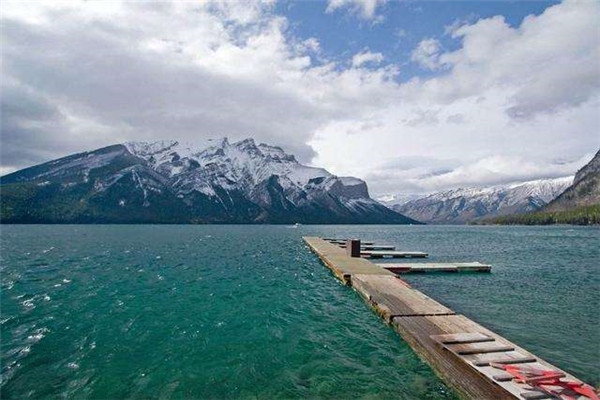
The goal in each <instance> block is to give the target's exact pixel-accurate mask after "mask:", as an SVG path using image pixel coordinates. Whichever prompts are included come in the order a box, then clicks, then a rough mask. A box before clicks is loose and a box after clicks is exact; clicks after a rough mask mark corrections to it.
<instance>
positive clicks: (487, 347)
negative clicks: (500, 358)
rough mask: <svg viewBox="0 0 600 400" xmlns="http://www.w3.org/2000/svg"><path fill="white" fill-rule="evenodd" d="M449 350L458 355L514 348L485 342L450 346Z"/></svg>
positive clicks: (498, 351)
mask: <svg viewBox="0 0 600 400" xmlns="http://www.w3.org/2000/svg"><path fill="white" fill-rule="evenodd" d="M451 350H452V351H454V352H456V354H458V355H465V354H484V353H505V352H507V351H514V350H515V348H514V347H513V346H509V345H503V344H497V343H496V342H487V343H467V344H457V345H454V346H451Z"/></svg>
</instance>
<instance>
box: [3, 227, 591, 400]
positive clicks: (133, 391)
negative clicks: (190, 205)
mask: <svg viewBox="0 0 600 400" xmlns="http://www.w3.org/2000/svg"><path fill="white" fill-rule="evenodd" d="M0 229H1V239H2V240H1V248H0V250H1V253H0V256H1V258H0V262H1V264H0V268H1V270H0V272H1V284H2V286H1V288H2V292H1V306H2V308H1V317H0V319H1V334H2V341H1V345H0V346H1V347H0V350H1V357H2V387H1V391H2V392H1V394H2V397H3V398H36V399H37V398H56V397H66V398H78V399H79V398H124V397H128V398H159V397H160V398H165V397H169V398H306V397H312V398H315V397H322V398H348V397H352V398H357V397H360V398H405V399H453V398H455V397H454V394H453V393H452V392H451V391H450V390H449V389H448V388H447V387H446V386H445V385H444V384H443V383H442V382H441V381H440V380H439V379H438V378H437V377H436V376H435V375H434V374H433V372H432V371H431V369H430V368H429V367H428V366H427V364H425V363H423V362H421V361H420V360H419V358H418V357H417V356H416V355H415V354H414V353H413V351H412V350H411V349H410V347H409V346H408V345H407V344H406V343H404V342H403V341H402V339H401V338H400V337H399V335H397V334H396V333H395V332H394V331H393V330H392V329H391V328H390V327H388V326H386V325H385V324H384V323H383V322H382V321H381V319H379V318H378V317H377V316H376V315H375V314H374V313H373V312H372V311H371V310H370V309H369V308H368V306H367V305H366V304H365V302H364V301H363V300H362V299H361V298H360V297H359V296H358V295H357V294H356V293H355V292H354V291H352V290H351V289H350V288H347V287H344V286H342V285H341V284H340V283H339V282H338V281H337V280H336V279H335V278H334V277H333V276H332V274H331V273H330V272H329V270H328V269H327V268H325V267H324V266H323V265H322V264H321V263H320V261H319V260H318V258H317V257H316V256H315V255H314V254H312V253H311V252H310V251H309V250H308V248H307V247H306V246H305V245H304V243H303V242H302V240H301V237H302V236H303V235H315V236H338V237H346V236H353V237H361V238H364V239H374V240H377V241H380V242H382V243H387V244H394V245H397V246H398V248H399V249H401V250H418V251H427V252H429V253H430V258H429V261H481V262H485V263H490V264H492V265H493V270H492V273H491V274H432V275H425V274H422V275H409V276H406V277H405V279H406V280H407V281H409V282H410V283H411V284H412V285H413V286H414V287H416V288H418V289H419V290H421V291H423V292H424V293H426V294H428V295H430V296H432V297H433V298H435V299H436V300H438V301H440V302H441V303H443V304H445V305H447V306H449V307H450V308H452V309H454V310H455V311H456V312H458V313H463V314H465V315H466V316H468V317H469V318H471V319H473V320H475V321H477V322H479V323H481V324H483V325H484V326H486V327H488V328H490V329H492V330H494V331H496V332H497V333H499V334H501V335H504V336H505V337H507V338H508V339H510V340H512V341H514V342H516V343H517V344H519V345H521V346H523V347H525V348H526V349H528V350H530V351H532V352H533V353H535V354H537V355H539V356H540V357H543V358H545V359H546V360H547V361H549V362H551V363H554V364H556V365H557V366H559V367H561V368H563V369H565V370H567V371H569V372H572V373H574V374H575V375H576V376H578V377H580V378H582V379H584V380H586V381H588V382H589V383H591V384H594V385H597V384H599V383H600V378H599V376H600V365H599V362H598V360H600V327H599V324H598V310H599V309H600V308H599V306H600V304H599V303H600V297H599V296H598V290H599V289H600V277H599V276H598V272H599V270H600V265H599V260H600V246H599V245H600V230H599V229H598V228H597V227H565V226H552V227H491V226H478V227H471V226H357V225H353V226H300V227H299V228H297V229H294V228H292V227H288V226H222V225H221V226H217V225H204V226H191V225H164V226H162V225H146V226H131V225H122V226H120V225H94V226H89V225H88V226H83V225H79V226H75V225H64V226H62V225H61V226H50V225H38V226H32V225H29V226H15V225H8V226H6V225H2V226H1V227H0Z"/></svg>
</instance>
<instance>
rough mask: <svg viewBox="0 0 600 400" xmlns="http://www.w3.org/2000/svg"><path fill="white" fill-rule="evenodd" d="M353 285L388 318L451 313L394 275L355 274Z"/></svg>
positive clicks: (387, 319) (451, 312) (388, 319)
mask: <svg viewBox="0 0 600 400" xmlns="http://www.w3.org/2000/svg"><path fill="white" fill-rule="evenodd" d="M352 286H353V287H354V288H355V289H356V290H357V291H358V292H359V293H360V294H361V295H362V296H363V297H364V298H365V299H367V300H368V301H369V302H370V303H371V305H372V306H373V307H374V308H375V309H376V310H377V311H378V312H379V313H380V314H381V315H382V316H383V318H384V319H385V320H386V321H388V322H389V321H391V319H392V318H393V317H399V316H416V315H420V316H423V315H449V314H454V311H452V310H450V309H449V308H448V307H445V306H443V305H442V304H440V303H438V302H437V301H435V300H433V299H432V298H430V297H428V296H426V295H424V294H423V293H421V292H419V291H418V290H414V289H412V288H411V287H410V286H409V285H408V284H407V283H406V282H404V281H402V280H401V279H399V278H397V277H395V276H384V275H360V274H358V275H354V276H352Z"/></svg>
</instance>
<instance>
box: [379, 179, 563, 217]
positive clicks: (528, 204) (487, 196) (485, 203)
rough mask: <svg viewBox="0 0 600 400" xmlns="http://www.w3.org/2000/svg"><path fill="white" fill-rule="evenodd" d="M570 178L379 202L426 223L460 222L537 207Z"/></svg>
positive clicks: (409, 196) (461, 190) (467, 189)
mask: <svg viewBox="0 0 600 400" xmlns="http://www.w3.org/2000/svg"><path fill="white" fill-rule="evenodd" d="M572 181H573V177H564V178H557V179H541V180H535V181H530V182H524V183H519V184H512V185H505V186H494V187H487V188H461V189H453V190H447V191H443V192H438V193H433V194H428V195H423V196H421V197H415V195H404V196H397V197H390V198H388V199H384V200H383V201H382V200H380V201H382V202H383V203H384V204H386V205H387V206H389V207H391V208H392V209H394V210H395V211H398V212H399V213H401V214H404V215H406V216H408V217H410V218H414V219H416V220H418V221H421V222H425V223H430V224H464V223H468V222H472V221H477V220H480V219H483V218H489V217H495V216H501V215H509V214H523V213H529V212H534V211H537V210H541V209H542V208H543V207H544V206H545V205H546V204H548V203H549V202H551V201H552V200H553V199H554V198H556V197H557V196H558V195H560V194H561V193H562V192H563V191H564V190H565V189H567V188H568V187H569V186H570V185H571V182H572Z"/></svg>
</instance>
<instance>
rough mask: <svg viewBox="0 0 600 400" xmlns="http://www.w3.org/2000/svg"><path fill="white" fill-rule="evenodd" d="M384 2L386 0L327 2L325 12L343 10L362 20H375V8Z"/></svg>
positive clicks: (336, 0)
mask: <svg viewBox="0 0 600 400" xmlns="http://www.w3.org/2000/svg"><path fill="white" fill-rule="evenodd" d="M386 1H387V0H328V2H327V10H326V11H327V12H328V13H330V12H333V11H336V10H338V9H342V8H345V9H348V10H350V12H352V13H354V14H357V15H359V16H360V17H362V18H364V19H374V18H377V14H376V11H377V7H379V6H381V5H383V4H385V3H386Z"/></svg>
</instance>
